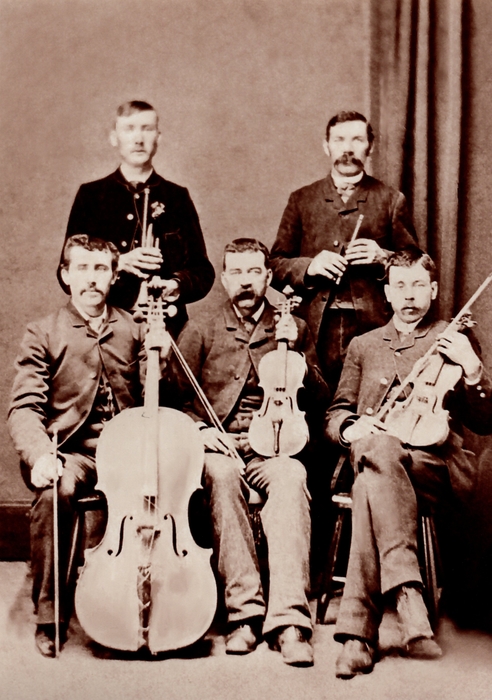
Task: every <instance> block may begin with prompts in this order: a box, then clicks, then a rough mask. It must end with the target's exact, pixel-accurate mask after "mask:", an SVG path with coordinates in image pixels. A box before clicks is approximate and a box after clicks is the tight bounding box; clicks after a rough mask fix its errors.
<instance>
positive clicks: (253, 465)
mask: <svg viewBox="0 0 492 700" xmlns="http://www.w3.org/2000/svg"><path fill="white" fill-rule="evenodd" d="M267 472H268V461H267V460H265V461H264V462H260V461H259V460H253V461H252V462H250V463H249V464H247V465H246V478H247V480H248V482H249V483H250V484H251V485H252V486H253V487H254V488H255V489H260V490H261V489H265V488H266V486H267V484H268V477H267Z"/></svg>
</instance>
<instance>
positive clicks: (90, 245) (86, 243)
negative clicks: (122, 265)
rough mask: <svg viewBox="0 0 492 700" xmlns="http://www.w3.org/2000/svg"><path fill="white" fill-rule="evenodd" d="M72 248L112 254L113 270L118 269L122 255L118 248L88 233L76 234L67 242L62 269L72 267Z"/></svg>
mask: <svg viewBox="0 0 492 700" xmlns="http://www.w3.org/2000/svg"><path fill="white" fill-rule="evenodd" d="M72 248H85V249H86V250H102V251H105V252H107V253H110V254H111V269H112V270H113V272H114V270H116V268H117V267H118V258H119V257H120V253H119V251H118V248H117V247H116V246H115V244H114V243H112V242H111V241H103V240H102V238H92V237H91V236H88V235H87V234H86V233H76V234H75V235H74V236H70V238H67V240H66V241H65V245H64V246H63V253H62V260H61V267H63V268H65V269H66V268H68V266H69V265H70V254H71V253H70V251H71V250H72Z"/></svg>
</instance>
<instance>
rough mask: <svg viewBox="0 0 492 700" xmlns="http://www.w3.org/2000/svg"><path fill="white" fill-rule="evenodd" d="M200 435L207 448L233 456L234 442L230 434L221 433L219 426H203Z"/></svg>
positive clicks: (210, 450)
mask: <svg viewBox="0 0 492 700" xmlns="http://www.w3.org/2000/svg"><path fill="white" fill-rule="evenodd" d="M200 435H201V437H202V440H203V446H204V448H205V449H206V450H208V451H209V452H219V453H220V454H223V455H227V456H229V457H232V455H233V444H232V441H231V439H230V437H229V436H228V435H226V434H225V433H221V432H220V430H217V428H203V429H202V430H200Z"/></svg>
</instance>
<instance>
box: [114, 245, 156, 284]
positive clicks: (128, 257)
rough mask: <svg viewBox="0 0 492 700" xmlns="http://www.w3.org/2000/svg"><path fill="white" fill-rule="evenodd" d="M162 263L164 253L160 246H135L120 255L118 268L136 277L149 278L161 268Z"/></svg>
mask: <svg viewBox="0 0 492 700" xmlns="http://www.w3.org/2000/svg"><path fill="white" fill-rule="evenodd" d="M161 265H162V254H161V251H160V250H159V248H134V249H133V250H130V252H128V253H123V254H122V255H120V257H119V260H118V270H124V271H125V272H129V273H130V274H132V275H135V276H136V277H140V278H142V279H147V278H148V277H149V276H150V274H151V273H152V272H155V271H156V270H159V268H160V266H161Z"/></svg>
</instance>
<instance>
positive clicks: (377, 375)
mask: <svg viewBox="0 0 492 700" xmlns="http://www.w3.org/2000/svg"><path fill="white" fill-rule="evenodd" d="M386 275H387V281H386V285H385V294H386V298H387V300H388V301H389V303H390V304H391V306H392V308H393V312H394V315H393V318H392V319H391V320H390V322H389V323H388V324H387V325H386V326H383V327H382V328H378V329H376V330H373V331H370V332H369V333H366V334H364V335H362V336H360V337H358V338H355V339H354V340H352V342H351V343H350V346H349V349H348V354H347V358H346V361H345V365H344V368H343V372H342V376H341V379H340V384H339V386H338V390H337V392H336V395H335V399H334V402H333V404H332V406H331V407H330V409H329V411H328V413H327V432H328V436H329V438H330V439H331V440H332V441H333V442H336V443H338V444H341V445H342V446H344V447H346V448H347V449H350V459H351V463H352V465H353V469H354V472H355V475H356V479H355V483H354V487H353V493H352V500H353V507H352V513H353V526H352V543H351V548H350V558H349V564H348V571H347V580H346V584H345V589H344V594H343V598H342V602H341V607H340V613H339V616H338V620H337V625H336V630H335V639H336V640H337V641H339V642H342V643H343V645H344V646H343V649H342V652H341V654H340V656H339V658H338V660H337V665H336V675H337V677H340V678H352V677H353V676H354V675H356V674H359V673H369V672H370V671H372V668H373V666H374V662H375V660H376V655H377V644H378V629H379V625H380V622H381V618H382V615H383V610H384V605H385V603H386V602H389V601H394V602H395V603H396V613H397V619H398V625H399V628H400V631H401V635H402V645H403V646H402V652H403V653H404V655H406V656H408V657H411V658H419V659H435V658H438V657H440V656H441V654H442V652H441V649H440V648H439V646H438V644H437V642H436V641H435V640H434V637H433V632H432V629H431V626H430V624H429V619H428V614H427V610H426V607H425V604H424V601H423V598H422V579H421V575H420V570H419V563H418V560H417V501H419V502H422V501H423V502H424V503H427V504H430V505H431V506H433V507H437V506H438V505H439V504H440V503H444V502H446V501H451V499H452V498H458V499H461V500H462V501H463V500H464V499H466V496H467V494H469V493H470V492H471V490H472V488H473V484H474V468H473V466H472V464H471V463H470V461H469V456H468V455H469V453H468V454H467V453H465V451H464V450H463V449H462V443H463V438H462V437H461V433H462V426H466V427H467V428H469V429H471V430H472V431H474V432H476V433H478V434H488V433H490V432H492V387H491V382H490V379H489V377H488V375H487V373H486V372H485V369H484V367H483V365H482V363H481V361H480V358H479V357H478V355H477V353H476V351H475V349H474V345H473V344H472V342H470V339H469V337H468V336H467V334H466V333H463V332H458V330H456V328H457V325H458V324H457V323H455V322H454V321H453V322H452V323H451V324H449V325H448V324H446V323H445V322H443V321H438V322H433V321H432V320H431V318H430V315H429V311H430V308H431V303H432V301H433V300H434V299H435V298H436V296H437V282H436V280H435V275H436V270H435V265H434V263H433V262H432V260H431V259H430V257H429V256H428V255H427V254H425V253H423V252H422V251H420V250H419V249H418V248H415V247H411V248H407V249H405V250H402V251H400V252H397V253H394V254H393V255H392V256H391V257H390V258H389V260H388V262H387V265H386ZM456 320H457V319H455V321H456ZM443 380H444V382H445V384H446V383H447V385H446V386H444V385H443V384H442V381H443ZM451 389H452V391H450V390H451ZM440 396H445V400H444V409H447V410H448V411H449V414H447V413H446V411H443V408H442V401H441V399H440ZM440 403H441V406H440V405H439V404H440Z"/></svg>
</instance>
